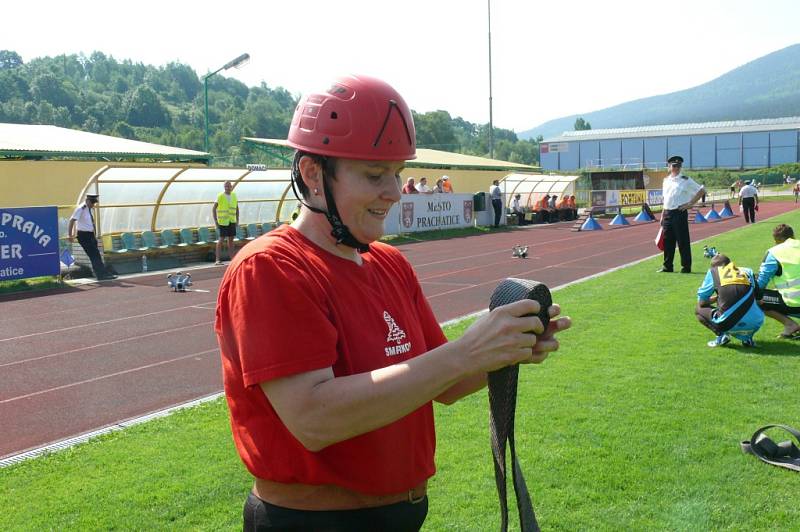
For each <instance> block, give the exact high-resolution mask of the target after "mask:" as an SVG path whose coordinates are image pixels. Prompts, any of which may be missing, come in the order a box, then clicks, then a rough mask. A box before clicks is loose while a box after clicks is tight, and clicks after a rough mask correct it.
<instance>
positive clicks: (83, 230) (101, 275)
mask: <svg viewBox="0 0 800 532" xmlns="http://www.w3.org/2000/svg"><path fill="white" fill-rule="evenodd" d="M98 203H100V196H98V195H97V194H86V199H85V200H84V202H83V205H80V206H78V207H77V208H76V209H75V211H73V213H72V216H70V218H69V224H68V225H67V240H69V241H70V242H75V238H76V237H77V239H78V243H79V244H80V245H81V247H82V248H83V251H84V252H85V253H86V256H87V257H89V262H91V263H92V271H93V272H94V276H95V278H96V279H97V280H98V281H104V280H107V279H116V278H117V276H116V275H114V274H113V273H111V272H109V271H108V268H106V265H105V264H104V263H103V257H102V256H101V255H100V250H99V249H98V247H97V236H96V234H97V226H96V225H95V223H94V215H93V214H92V209H94V207H95V206H96V205H97V204H98Z"/></svg>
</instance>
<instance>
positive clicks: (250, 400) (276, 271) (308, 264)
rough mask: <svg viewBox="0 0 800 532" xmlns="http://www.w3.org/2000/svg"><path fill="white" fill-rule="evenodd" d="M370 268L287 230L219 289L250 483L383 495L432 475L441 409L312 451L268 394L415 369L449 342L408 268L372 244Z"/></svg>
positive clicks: (259, 247) (222, 341)
mask: <svg viewBox="0 0 800 532" xmlns="http://www.w3.org/2000/svg"><path fill="white" fill-rule="evenodd" d="M362 258H363V264H362V265H361V266H359V265H357V264H355V263H354V262H352V261H349V260H346V259H343V258H341V257H337V256H335V255H333V254H331V253H329V252H327V251H325V250H323V249H321V248H320V247H318V246H316V245H315V244H313V243H312V242H311V241H309V240H308V239H307V238H305V237H304V236H303V235H302V234H300V233H299V232H298V231H297V230H296V229H293V228H291V227H289V226H285V225H284V226H281V227H280V228H278V229H276V230H274V231H272V232H271V233H269V235H267V236H264V237H262V238H259V239H256V240H254V241H253V242H251V243H250V244H248V245H247V246H245V247H244V248H243V249H242V250H241V251H239V253H237V254H236V257H235V259H234V260H233V261H232V262H231V264H230V266H229V267H228V269H227V271H226V272H225V277H224V278H223V280H222V284H221V286H220V292H219V299H218V303H217V313H216V323H215V331H216V333H217V339H218V341H219V345H220V350H221V353H222V371H223V379H224V382H225V395H226V397H227V400H228V406H229V408H230V412H231V426H232V430H233V438H234V441H235V443H236V448H237V450H238V451H239V455H240V456H241V458H242V461H243V462H244V463H245V465H246V466H247V469H249V470H250V472H251V473H252V474H253V475H254V476H256V477H259V478H263V479H267V480H272V481H275V482H284V483H302V484H311V485H320V484H336V485H339V486H344V487H345V488H348V489H351V490H354V491H358V492H362V493H368V494H375V495H383V494H390V493H400V492H402V491H405V490H408V489H411V488H412V487H414V486H416V485H418V484H419V483H420V482H422V481H423V480H425V479H427V478H429V477H430V476H432V475H433V474H434V472H435V466H434V460H433V457H434V449H435V441H436V435H435V432H434V426H433V408H432V405H431V403H427V404H426V405H424V406H422V407H421V408H419V409H417V410H416V411H414V412H412V413H411V414H409V415H407V416H405V417H403V418H400V419H398V420H397V421H395V422H393V423H391V424H389V425H387V426H385V427H382V428H380V429H378V430H374V431H372V432H369V433H366V434H362V435H360V436H357V437H355V438H352V439H349V440H346V441H342V442H339V443H336V444H334V445H330V446H328V447H326V448H325V449H322V450H321V451H318V452H311V451H309V450H307V449H306V448H305V447H303V445H302V444H301V443H300V442H299V441H298V440H297V439H296V438H295V437H294V436H293V435H292V434H291V433H290V432H289V430H288V429H287V428H286V427H285V425H284V424H283V423H282V422H281V420H280V418H279V417H278V416H277V414H276V412H275V410H274V409H273V408H272V405H271V404H270V403H269V401H268V399H267V396H266V395H265V394H264V392H263V391H262V389H261V387H260V386H259V383H261V382H265V381H268V380H270V379H276V378H279V377H285V376H287V375H294V374H298V373H303V372H307V371H311V370H315V369H321V368H326V367H332V368H333V372H334V374H335V375H336V376H343V375H352V374H356V373H364V372H369V371H371V370H373V369H377V368H381V367H386V366H390V365H392V364H397V363H400V362H403V361H405V360H408V359H409V358H413V357H415V356H417V355H420V354H422V353H425V352H427V351H430V350H431V349H433V348H435V347H437V346H439V345H441V344H443V343H445V342H446V341H447V340H446V339H445V337H444V334H443V333H442V330H441V328H440V327H439V325H438V323H437V322H436V318H435V317H434V315H433V312H432V311H431V308H430V306H429V305H428V302H427V300H426V299H425V296H424V295H423V293H422V289H421V288H420V286H419V282H418V281H417V277H416V275H415V273H414V271H413V269H412V268H411V265H410V264H409V263H408V261H406V259H405V257H403V255H402V254H401V253H400V252H399V251H397V250H396V249H394V248H393V247H391V246H387V245H385V244H381V243H373V244H371V245H370V251H369V252H367V253H364V254H363V255H362Z"/></svg>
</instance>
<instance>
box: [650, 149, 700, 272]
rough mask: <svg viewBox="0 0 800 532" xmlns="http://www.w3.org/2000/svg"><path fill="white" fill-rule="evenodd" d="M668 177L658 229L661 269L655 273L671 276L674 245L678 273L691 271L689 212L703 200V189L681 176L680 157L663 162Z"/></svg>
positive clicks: (681, 163) (665, 181)
mask: <svg viewBox="0 0 800 532" xmlns="http://www.w3.org/2000/svg"><path fill="white" fill-rule="evenodd" d="M667 165H668V166H669V175H668V176H667V177H665V178H664V183H663V197H664V210H663V211H662V212H661V227H662V228H663V230H664V265H663V266H662V267H661V269H660V270H658V271H659V272H672V271H673V269H672V262H673V259H674V258H675V244H676V243H677V244H678V250H679V251H680V254H681V273H691V271H692V248H691V240H690V238H689V209H690V208H691V207H692V205H694V204H695V203H697V200H699V199H700V198H701V197H702V196H703V192H704V191H705V189H704V188H703V185H701V184H699V183H697V182H695V181H694V180H693V179H690V178H689V177H687V176H685V175H683V174H682V173H681V168H682V167H683V157H681V156H680V155H673V156H672V157H670V158H669V159H667Z"/></svg>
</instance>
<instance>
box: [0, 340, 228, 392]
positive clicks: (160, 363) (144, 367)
mask: <svg viewBox="0 0 800 532" xmlns="http://www.w3.org/2000/svg"><path fill="white" fill-rule="evenodd" d="M217 351H219V349H217V348H214V349H209V350H207V351H200V352H199V353H190V354H188V355H183V356H180V357H176V358H171V359H169V360H162V361H160V362H154V363H153V364H147V365H146V366H139V367H138V368H131V369H126V370H123V371H117V372H116V373H109V374H108V375H101V376H99V377H93V378H91V379H86V380H82V381H78V382H71V383H69V384H64V385H62V386H56V387H54V388H47V389H46V390H40V391H38V392H32V393H29V394H25V395H18V396H17V397H10V398H8V399H3V400H2V401H0V405H2V404H6V403H11V402H14V401H19V400H20V399H27V398H28V397H35V396H37V395H42V394H46V393H50V392H56V391H58V390H64V389H66V388H73V387H75V386H80V385H81V384H88V383H90V382H97V381H101V380H104V379H110V378H112V377H118V376H120V375H125V374H126V373H133V372H135V371H141V370H144V369H150V368H154V367H156V366H163V365H164V364H171V363H173V362H177V361H179V360H185V359H187V358H192V357H196V356H199V355H207V354H208V353H215V352H217Z"/></svg>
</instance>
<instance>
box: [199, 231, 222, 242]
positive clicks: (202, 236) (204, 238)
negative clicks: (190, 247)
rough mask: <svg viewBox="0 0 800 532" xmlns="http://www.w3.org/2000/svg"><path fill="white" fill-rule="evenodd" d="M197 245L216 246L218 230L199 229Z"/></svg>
mask: <svg viewBox="0 0 800 532" xmlns="http://www.w3.org/2000/svg"><path fill="white" fill-rule="evenodd" d="M197 243H198V244H216V243H217V235H216V230H214V229H212V228H210V227H199V228H198V229H197Z"/></svg>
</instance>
